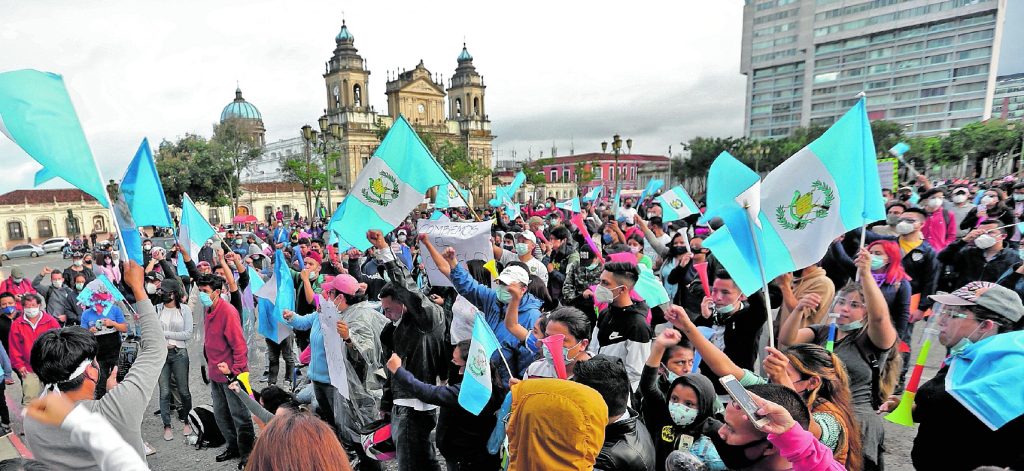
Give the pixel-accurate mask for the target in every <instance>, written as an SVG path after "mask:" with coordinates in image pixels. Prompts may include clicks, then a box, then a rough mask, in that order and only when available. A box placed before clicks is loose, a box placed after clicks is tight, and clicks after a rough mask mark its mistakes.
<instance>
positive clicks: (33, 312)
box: [25, 307, 39, 319]
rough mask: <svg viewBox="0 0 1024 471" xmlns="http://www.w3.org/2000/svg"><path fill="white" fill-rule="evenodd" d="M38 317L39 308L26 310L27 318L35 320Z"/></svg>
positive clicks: (27, 308)
mask: <svg viewBox="0 0 1024 471" xmlns="http://www.w3.org/2000/svg"><path fill="white" fill-rule="evenodd" d="M38 316H39V308H38V307H26V308H25V317H27V318H29V319H35V318H36V317H38Z"/></svg>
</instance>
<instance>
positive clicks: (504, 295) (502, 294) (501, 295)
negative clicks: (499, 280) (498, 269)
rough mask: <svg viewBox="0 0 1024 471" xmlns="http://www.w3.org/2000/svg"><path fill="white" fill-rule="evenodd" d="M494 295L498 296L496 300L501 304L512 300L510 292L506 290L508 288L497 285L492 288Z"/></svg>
mask: <svg viewBox="0 0 1024 471" xmlns="http://www.w3.org/2000/svg"><path fill="white" fill-rule="evenodd" d="M494 295H495V296H496V297H497V298H498V302H499V303H501V304H508V302H509V301H511V300H512V293H509V292H508V288H506V287H504V286H499V287H497V288H495V289H494Z"/></svg>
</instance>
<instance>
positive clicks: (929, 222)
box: [921, 188, 958, 252]
mask: <svg viewBox="0 0 1024 471" xmlns="http://www.w3.org/2000/svg"><path fill="white" fill-rule="evenodd" d="M945 196H946V192H945V190H943V189H942V188H932V189H930V190H928V191H925V192H924V193H923V194H922V195H921V209H923V210H924V212H925V214H927V215H928V217H927V219H925V222H924V225H923V226H922V227H921V235H922V236H923V237H924V240H926V241H928V243H929V244H931V246H932V248H933V249H935V250H936V251H937V252H941V251H942V249H944V248H946V246H947V245H949V244H950V243H952V242H953V241H954V240H955V239H956V231H957V225H958V222H957V220H956V217H955V216H953V214H952V213H950V212H949V211H946V209H945V208H944V207H943V203H944V202H945V200H946V198H945Z"/></svg>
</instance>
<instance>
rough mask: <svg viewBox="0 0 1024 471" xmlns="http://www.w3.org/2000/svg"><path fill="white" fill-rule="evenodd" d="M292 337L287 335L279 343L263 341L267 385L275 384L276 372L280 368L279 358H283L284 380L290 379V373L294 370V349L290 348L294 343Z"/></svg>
mask: <svg viewBox="0 0 1024 471" xmlns="http://www.w3.org/2000/svg"><path fill="white" fill-rule="evenodd" d="M292 337H294V336H293V335H289V336H288V337H287V338H285V339H284V341H283V342H281V343H277V342H274V341H273V340H270V339H264V340H265V341H266V342H267V368H268V371H269V373H268V377H267V384H268V385H275V384H277V372H278V370H279V369H280V368H281V357H284V380H285V381H288V380H291V379H292V371H294V370H295V348H294V347H292V344H293V343H295V341H294V340H292Z"/></svg>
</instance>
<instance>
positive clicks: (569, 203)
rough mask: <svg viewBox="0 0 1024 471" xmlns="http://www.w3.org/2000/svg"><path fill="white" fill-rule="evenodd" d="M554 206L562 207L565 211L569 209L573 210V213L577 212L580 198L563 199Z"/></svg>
mask: <svg viewBox="0 0 1024 471" xmlns="http://www.w3.org/2000/svg"><path fill="white" fill-rule="evenodd" d="M555 207H556V208H558V209H564V210H566V211H570V212H573V213H578V212H580V199H579V198H573V199H571V200H565V201H562V202H561V203H558V204H556V205H555Z"/></svg>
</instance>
